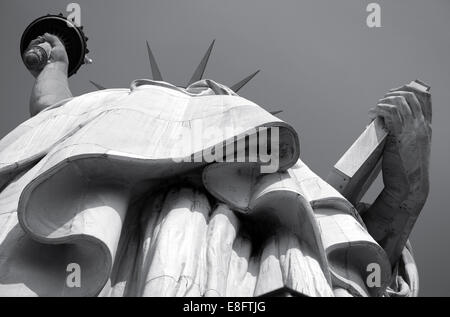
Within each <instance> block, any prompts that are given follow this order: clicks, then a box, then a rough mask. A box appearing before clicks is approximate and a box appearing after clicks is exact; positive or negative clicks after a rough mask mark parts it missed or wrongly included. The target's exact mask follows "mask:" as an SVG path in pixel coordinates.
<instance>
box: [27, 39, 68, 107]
mask: <svg viewBox="0 0 450 317" xmlns="http://www.w3.org/2000/svg"><path fill="white" fill-rule="evenodd" d="M43 42H48V43H49V44H50V45H51V47H52V50H51V54H50V58H49V61H48V63H47V65H46V66H45V67H44V69H42V71H40V72H34V71H31V73H32V75H33V76H34V77H35V78H36V81H35V83H34V86H33V90H32V92H31V98H30V113H31V115H32V116H34V115H36V114H38V113H39V112H41V111H42V110H44V109H46V108H48V107H50V106H51V105H54V104H55V103H57V102H59V101H61V100H64V99H67V98H70V97H72V93H71V92H70V89H69V82H68V78H67V71H68V67H69V59H68V57H67V52H66V49H65V47H64V45H63V44H62V42H61V41H60V40H59V38H58V37H56V36H54V35H51V34H48V33H46V34H44V35H43V36H41V37H39V38H37V39H36V40H35V41H33V42H32V43H31V44H30V45H37V44H40V43H43Z"/></svg>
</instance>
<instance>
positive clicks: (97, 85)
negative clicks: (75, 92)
mask: <svg viewBox="0 0 450 317" xmlns="http://www.w3.org/2000/svg"><path fill="white" fill-rule="evenodd" d="M89 82H90V83H91V84H92V85H94V86H95V87H96V88H97V89H98V90H105V89H106V88H105V87H103V86H102V85H100V84H97V83H96V82H94V81H92V80H90V81H89Z"/></svg>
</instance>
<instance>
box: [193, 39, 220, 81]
mask: <svg viewBox="0 0 450 317" xmlns="http://www.w3.org/2000/svg"><path fill="white" fill-rule="evenodd" d="M215 43H216V40H214V41H212V43H211V45H210V46H209V48H208V51H207V52H206V54H205V56H204V57H203V59H202V61H201V62H200V65H198V67H197V69H196V70H195V73H194V75H193V76H192V78H191V80H190V81H189V84H188V86H189V85H191V84H193V83H195V82H197V81H199V80H202V78H203V75H204V74H205V70H206V66H207V65H208V61H209V58H210V57H211V53H212V50H213V48H214V44H215Z"/></svg>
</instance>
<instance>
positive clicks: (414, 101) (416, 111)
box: [386, 91, 424, 120]
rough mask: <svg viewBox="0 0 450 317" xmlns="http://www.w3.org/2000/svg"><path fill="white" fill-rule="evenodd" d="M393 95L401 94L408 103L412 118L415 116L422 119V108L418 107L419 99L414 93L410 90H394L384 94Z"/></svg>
mask: <svg viewBox="0 0 450 317" xmlns="http://www.w3.org/2000/svg"><path fill="white" fill-rule="evenodd" d="M395 96H401V97H403V98H405V99H406V102H407V103H408V105H409V108H410V109H411V111H412V114H413V116H414V118H417V119H419V120H421V119H424V115H423V112H422V108H421V107H420V101H419V99H418V98H417V96H416V95H415V94H414V93H412V92H410V91H396V92H391V93H388V94H387V95H386V97H395Z"/></svg>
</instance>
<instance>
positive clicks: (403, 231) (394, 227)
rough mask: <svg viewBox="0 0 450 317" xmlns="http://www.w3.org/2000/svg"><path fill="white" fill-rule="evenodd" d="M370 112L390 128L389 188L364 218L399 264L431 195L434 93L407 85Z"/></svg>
mask: <svg viewBox="0 0 450 317" xmlns="http://www.w3.org/2000/svg"><path fill="white" fill-rule="evenodd" d="M370 115H371V117H372V118H377V117H379V118H382V119H383V121H384V124H385V126H386V128H387V129H388V130H389V136H388V137H387V141H386V145H385V149H384V152H383V165H382V172H383V182H384V186H385V188H384V190H383V191H382V193H381V194H380V195H379V197H378V198H377V200H376V201H375V202H374V204H373V205H372V206H371V207H370V208H369V209H368V210H367V212H365V213H364V214H363V216H362V217H363V220H364V222H365V224H366V226H367V228H368V230H369V233H370V234H371V235H372V236H373V238H374V239H375V240H376V241H377V242H378V243H380V245H381V246H382V247H383V248H384V249H385V251H386V252H387V254H388V256H389V259H390V261H391V263H392V265H395V264H396V263H397V261H398V259H399V258H400V255H401V253H402V251H403V248H404V247H405V245H406V242H407V240H408V237H409V235H410V233H411V230H412V228H413V226H414V224H415V222H416V220H417V217H418V216H419V214H420V212H421V210H422V208H423V206H424V204H425V202H426V200H427V197H428V192H429V187H430V185H429V184H430V181H429V164H430V147H431V137H432V129H431V117H432V113H431V95H430V94H429V93H428V92H424V91H421V90H419V89H417V88H415V87H414V86H411V85H407V86H403V87H400V88H398V89H395V90H392V91H391V92H390V93H388V94H387V95H386V96H385V97H384V98H383V99H381V100H379V102H378V104H377V106H376V107H375V108H373V109H372V110H371V111H370Z"/></svg>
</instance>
